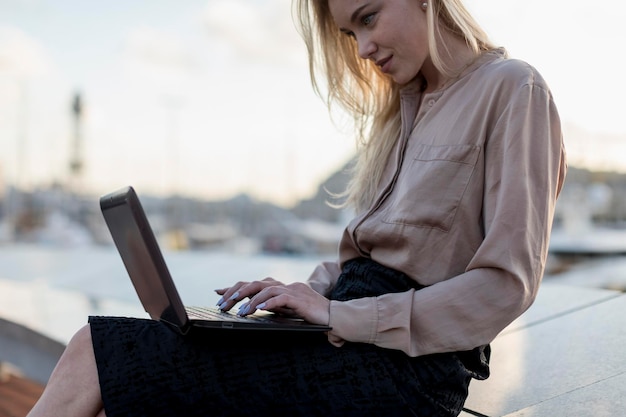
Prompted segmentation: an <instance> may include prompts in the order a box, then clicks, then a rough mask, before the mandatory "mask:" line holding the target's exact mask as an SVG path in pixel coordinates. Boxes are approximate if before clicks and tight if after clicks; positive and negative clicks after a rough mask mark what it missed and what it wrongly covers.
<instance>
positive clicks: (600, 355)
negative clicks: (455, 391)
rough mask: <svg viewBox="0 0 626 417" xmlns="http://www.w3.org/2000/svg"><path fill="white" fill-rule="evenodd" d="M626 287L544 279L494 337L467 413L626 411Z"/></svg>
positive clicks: (516, 416)
mask: <svg viewBox="0 0 626 417" xmlns="http://www.w3.org/2000/svg"><path fill="white" fill-rule="evenodd" d="M624 346H626V294H624V293H621V292H617V291H610V290H602V289H592V288H579V287H572V286H565V285H559V284H555V283H550V282H549V281H548V282H544V284H543V286H542V288H541V290H540V293H539V295H538V297H537V300H536V302H535V304H533V306H531V308H530V309H529V310H528V311H527V312H526V313H525V314H524V315H522V316H521V317H520V318H519V319H518V320H516V321H515V322H513V323H512V324H511V325H510V326H509V327H508V328H507V329H505V331H503V332H502V333H501V334H500V335H499V336H498V337H497V338H496V340H495V341H494V342H493V343H492V359H491V365H492V366H491V368H492V373H491V377H490V378H489V379H488V380H486V381H474V382H472V385H471V386H470V396H469V398H468V400H467V402H466V409H467V410H468V411H467V412H464V413H463V414H462V416H463V417H469V416H489V417H492V416H507V417H521V416H525V417H529V416H533V417H539V416H546V417H548V416H550V417H559V416H577V417H584V416H593V417H602V416H620V415H623V414H624V409H625V408H626V399H625V398H626V354H624Z"/></svg>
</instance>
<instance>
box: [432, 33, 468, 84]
mask: <svg viewBox="0 0 626 417" xmlns="http://www.w3.org/2000/svg"><path fill="white" fill-rule="evenodd" d="M442 38H444V39H442V40H443V41H444V42H445V45H446V46H447V48H446V49H444V48H442V51H443V54H442V56H441V59H442V60H443V63H444V65H445V66H446V67H447V68H450V70H451V74H444V73H442V72H441V71H439V70H438V69H437V68H436V67H435V65H434V63H433V62H432V59H430V58H429V59H428V60H427V61H426V62H424V65H423V66H422V69H421V71H420V72H421V74H422V76H423V77H424V80H425V83H426V87H425V89H424V93H432V92H434V91H438V90H441V89H442V88H445V87H447V85H448V84H449V83H450V82H451V81H452V80H453V79H455V78H456V77H457V76H458V75H460V74H461V73H462V72H463V71H464V70H465V69H466V68H467V67H468V66H469V65H471V63H472V62H474V60H475V59H476V53H475V52H474V51H473V50H472V49H471V48H470V47H469V46H467V44H466V43H465V41H464V40H463V39H460V38H458V37H456V36H452V35H450V36H447V37H445V36H442ZM446 51H447V52H446Z"/></svg>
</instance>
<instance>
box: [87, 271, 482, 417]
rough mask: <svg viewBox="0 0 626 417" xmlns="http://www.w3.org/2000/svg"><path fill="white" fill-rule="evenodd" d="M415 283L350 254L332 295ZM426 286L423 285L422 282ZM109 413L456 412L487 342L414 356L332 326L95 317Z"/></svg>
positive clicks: (115, 416)
mask: <svg viewBox="0 0 626 417" xmlns="http://www.w3.org/2000/svg"><path fill="white" fill-rule="evenodd" d="M410 288H415V283H414V282H413V281H412V280H410V279H409V278H408V277H406V276H404V275H403V274H401V273H399V272H397V271H393V270H390V269H388V268H385V267H383V266H381V265H379V264H376V263H374V262H373V261H371V260H367V259H357V260H353V261H350V262H348V263H346V265H345V266H344V270H343V272H342V275H341V276H340V278H339V280H338V283H337V285H336V287H335V289H334V291H333V293H332V295H331V298H332V299H336V300H347V299H352V298H357V297H366V296H376V295H380V294H383V293H389V292H401V291H407V290H409V289H410ZM418 289H419V288H418ZM89 323H90V325H91V333H92V338H93V347H94V352H95V355H96V363H97V366H98V375H99V380H100V388H101V393H102V399H103V402H104V408H105V411H106V414H107V417H121V416H150V417H158V416H167V417H171V416H185V417H193V416H203V417H204V416H245V415H252V416H255V417H259V416H270V415H271V416H273V417H274V416H275V415H276V413H277V412H282V413H288V415H290V416H325V417H330V416H359V417H363V416H456V415H458V414H459V413H460V411H461V409H462V406H463V403H464V402H465V399H466V397H467V389H468V386H469V383H470V380H471V379H472V378H477V379H485V378H487V376H488V375H489V367H488V356H489V348H488V346H484V347H480V348H476V349H474V350H472V351H467V352H456V353H441V354H434V355H427V356H420V357H417V358H411V357H409V356H407V355H406V354H404V353H403V352H401V351H397V350H390V349H383V348H379V347H377V346H374V345H370V344H362V343H346V344H344V346H342V347H340V348H338V347H335V346H333V345H331V344H329V343H328V341H327V339H326V336H325V335H324V334H308V333H307V334H294V333H280V332H259V333H256V332H238V331H233V330H206V329H193V330H192V331H191V332H190V333H189V334H188V335H186V336H181V335H179V334H177V333H175V332H174V331H172V329H171V328H170V327H168V326H167V325H164V324H162V323H160V322H157V321H153V320H146V319H132V318H121V317H90V318H89Z"/></svg>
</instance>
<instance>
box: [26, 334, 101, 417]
mask: <svg viewBox="0 0 626 417" xmlns="http://www.w3.org/2000/svg"><path fill="white" fill-rule="evenodd" d="M102 407H103V404H102V399H101V397H100V385H99V382H98V369H97V367H96V360H95V356H94V353H93V346H92V342H91V330H90V327H89V325H87V326H85V327H83V328H82V329H80V330H79V331H78V332H77V333H76V334H75V335H74V337H73V338H72V340H71V341H70V343H69V344H68V345H67V348H66V349H65V352H63V355H61V358H60V359H59V362H58V363H57V365H56V367H55V368H54V371H52V375H51V376H50V380H49V381H48V384H47V385H46V388H45V389H44V392H43V394H42V396H41V398H40V399H39V401H37V404H35V407H33V409H32V410H31V411H30V413H29V414H28V416H27V417H43V416H50V417H56V416H85V417H95V416H103V415H104V413H103V411H102ZM98 413H100V414H98Z"/></svg>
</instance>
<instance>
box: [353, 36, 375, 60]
mask: <svg viewBox="0 0 626 417" xmlns="http://www.w3.org/2000/svg"><path fill="white" fill-rule="evenodd" d="M357 45H358V48H359V56H360V57H361V58H363V59H370V58H372V54H373V53H374V52H376V50H377V49H378V48H377V46H376V43H375V42H373V41H372V40H371V38H370V37H368V36H363V37H361V39H357Z"/></svg>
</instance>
